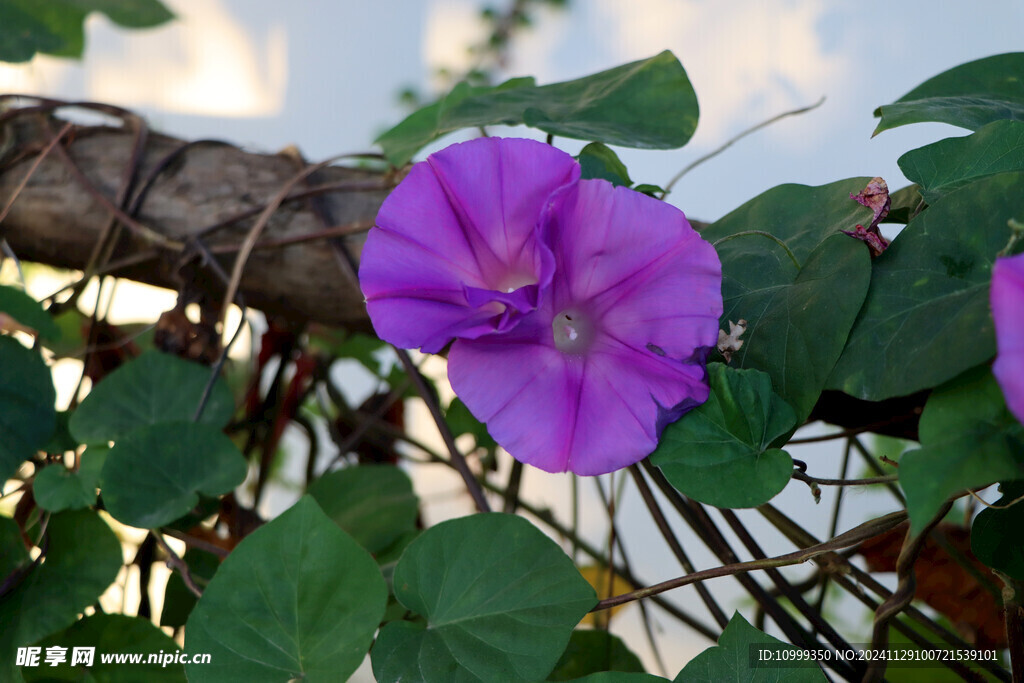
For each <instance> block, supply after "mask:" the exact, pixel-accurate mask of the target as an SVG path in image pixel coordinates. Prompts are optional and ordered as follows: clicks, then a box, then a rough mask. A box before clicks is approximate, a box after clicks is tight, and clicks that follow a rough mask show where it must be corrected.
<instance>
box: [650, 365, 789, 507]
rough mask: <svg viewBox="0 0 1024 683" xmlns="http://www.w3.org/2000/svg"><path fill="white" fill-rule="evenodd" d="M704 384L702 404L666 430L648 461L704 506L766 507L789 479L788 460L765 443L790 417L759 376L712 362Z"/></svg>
mask: <svg viewBox="0 0 1024 683" xmlns="http://www.w3.org/2000/svg"><path fill="white" fill-rule="evenodd" d="M708 378H709V379H710V381H711V395H710V396H709V397H708V400H707V401H706V402H704V404H703V405H700V406H698V407H696V408H694V409H693V410H691V411H690V412H689V413H687V414H686V415H684V416H683V417H682V418H681V419H680V420H679V421H678V422H675V423H674V424H671V425H669V426H668V427H667V428H666V429H665V431H664V433H663V434H662V436H661V442H660V443H659V444H658V448H657V450H655V451H654V453H653V454H652V455H651V463H652V464H654V465H657V466H658V467H659V468H661V470H662V472H664V473H665V477H666V478H667V479H668V480H669V482H671V483H672V485H673V486H674V487H676V488H677V489H679V490H680V491H682V492H683V493H685V494H686V495H687V496H689V497H690V498H694V499H696V500H699V501H701V502H702V503H709V504H711V505H716V506H718V507H724V508H748V507H754V506H756V505H760V504H762V503H766V502H768V501H769V500H771V499H772V498H773V497H775V494H777V493H778V492H779V491H781V490H782V489H783V488H785V486H786V483H787V482H788V481H789V479H790V477H791V476H792V474H793V459H792V458H790V457H789V454H788V453H786V451H783V450H780V449H778V448H772V447H771V443H772V442H773V441H774V440H775V439H777V438H779V437H780V436H782V435H784V434H786V433H788V432H789V430H790V429H792V428H793V427H795V426H796V415H795V414H794V413H793V409H792V408H790V407H789V406H788V405H787V404H786V402H785V401H783V400H782V399H781V398H780V397H779V396H778V395H777V394H775V392H773V391H772V380H771V378H770V377H768V375H766V374H765V373H763V372H760V371H758V370H736V369H734V368H730V367H728V366H726V365H722V364H721V363H712V364H711V365H709V366H708Z"/></svg>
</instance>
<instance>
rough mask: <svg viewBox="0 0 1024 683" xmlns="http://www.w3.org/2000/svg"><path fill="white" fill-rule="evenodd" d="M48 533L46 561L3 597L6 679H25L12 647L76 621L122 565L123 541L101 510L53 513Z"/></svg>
mask: <svg viewBox="0 0 1024 683" xmlns="http://www.w3.org/2000/svg"><path fill="white" fill-rule="evenodd" d="M46 536H47V541H46V542H45V547H46V561H45V562H42V563H40V564H38V565H36V566H35V567H33V568H31V570H30V571H29V572H28V574H27V575H26V576H25V577H24V579H23V580H22V581H21V583H20V584H17V586H16V587H15V588H14V589H13V590H12V591H11V592H9V593H7V594H5V595H3V596H2V597H0V624H3V628H0V652H3V653H5V654H4V656H3V658H2V659H0V680H19V678H18V674H17V671H16V669H14V657H12V656H11V655H10V653H13V652H14V651H15V649H16V648H18V647H24V646H28V645H33V644H34V643H35V642H36V641H38V640H39V639H40V638H44V637H46V636H48V635H50V634H51V633H54V632H56V631H59V630H61V629H64V628H67V627H68V626H70V625H71V624H73V623H74V622H75V619H76V617H77V616H78V614H79V613H81V612H82V610H84V609H85V608H86V607H88V606H89V605H91V604H93V603H94V602H96V599H97V598H99V596H100V594H102V593H103V591H104V590H106V589H107V586H109V585H110V584H111V583H113V582H114V579H115V578H116V577H117V572H118V571H119V570H120V569H121V544H120V542H119V541H118V540H117V536H115V535H114V532H113V531H111V529H110V527H109V526H107V524H106V522H104V521H103V520H102V519H100V517H99V515H97V514H96V513H95V512H92V511H89V510H78V511H74V512H60V513H57V514H55V515H52V516H51V517H50V521H49V523H48V524H47V527H46Z"/></svg>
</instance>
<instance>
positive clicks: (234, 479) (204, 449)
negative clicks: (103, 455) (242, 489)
mask: <svg viewBox="0 0 1024 683" xmlns="http://www.w3.org/2000/svg"><path fill="white" fill-rule="evenodd" d="M245 473H246V466H245V459H244V458H243V457H242V454H241V453H239V452H238V448H236V447H235V444H234V443H233V442H232V441H231V439H229V438H228V437H226V436H225V435H224V434H223V433H222V432H221V431H220V430H219V429H217V428H215V427H211V426H209V425H205V424H196V423H194V422H179V423H173V422H171V423H167V424H156V425H152V426H150V427H144V428H142V429H137V430H135V431H134V432H131V433H130V434H128V435H127V436H125V437H123V438H121V439H119V440H118V441H117V443H115V444H114V446H113V448H111V449H110V453H109V454H108V455H107V459H106V462H105V463H104V464H103V472H102V475H101V488H102V494H103V502H104V503H105V504H106V507H107V511H108V512H109V513H110V514H111V515H113V516H114V518H115V519H116V520H117V521H119V522H121V523H122V524H127V525H128V526H134V527H139V528H142V529H152V528H155V527H158V526H162V525H164V524H168V523H170V522H173V521H174V520H176V519H178V518H179V517H181V516H183V515H185V514H186V513H188V511H189V510H191V509H192V508H194V507H195V506H196V504H197V503H198V502H199V494H200V493H202V494H205V495H208V496H217V495H220V494H222V493H227V492H228V491H230V490H231V489H233V488H235V487H236V486H238V485H239V484H241V483H242V480H243V479H245Z"/></svg>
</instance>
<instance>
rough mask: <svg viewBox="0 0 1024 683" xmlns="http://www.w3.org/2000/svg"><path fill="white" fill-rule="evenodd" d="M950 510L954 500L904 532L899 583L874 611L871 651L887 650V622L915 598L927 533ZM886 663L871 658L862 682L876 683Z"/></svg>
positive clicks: (898, 565) (897, 566)
mask: <svg viewBox="0 0 1024 683" xmlns="http://www.w3.org/2000/svg"><path fill="white" fill-rule="evenodd" d="M952 507H953V501H952V500H948V501H946V502H945V504H943V506H942V507H941V508H939V511H938V513H936V515H935V516H934V517H933V518H932V520H931V521H930V522H928V524H927V525H926V526H925V528H924V529H922V530H921V532H920V533H918V534H917V535H916V536H911V535H910V533H909V532H908V533H907V538H906V540H905V541H904V542H903V548H902V549H901V550H900V556H899V558H897V560H896V575H897V576H898V577H899V583H898V584H897V587H896V590H895V591H894V592H893V594H892V595H890V596H889V597H888V598H886V600H885V601H884V602H882V604H881V605H879V607H878V610H877V611H876V612H875V625H874V629H873V633H872V636H871V648H872V649H873V650H875V651H876V652H879V651H881V650H886V649H888V647H889V622H890V621H892V619H893V618H895V617H896V615H897V614H899V613H900V612H902V611H903V608H904V607H906V606H907V605H909V604H910V601H911V600H913V599H914V591H915V589H916V588H917V577H916V576H915V573H914V564H916V563H917V557H918V555H920V554H921V549H922V548H923V547H924V542H925V541H926V540H928V534H929V532H931V530H932V529H934V528H935V527H936V526H937V525H938V523H939V522H941V521H942V519H943V518H944V517H945V516H946V513H947V512H949V511H950V509H951V508H952ZM885 666H886V661H885V660H884V659H874V660H872V661H871V662H870V663H869V664H868V670H867V673H865V674H864V683H877V682H878V681H881V680H882V679H883V678H884V677H885Z"/></svg>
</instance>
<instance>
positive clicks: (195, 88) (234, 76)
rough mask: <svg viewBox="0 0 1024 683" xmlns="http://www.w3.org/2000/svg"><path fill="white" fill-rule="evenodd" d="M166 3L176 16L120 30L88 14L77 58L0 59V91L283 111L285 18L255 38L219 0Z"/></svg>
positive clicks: (162, 106)
mask: <svg viewBox="0 0 1024 683" xmlns="http://www.w3.org/2000/svg"><path fill="white" fill-rule="evenodd" d="M168 4H170V5H172V9H173V11H174V12H175V14H176V15H177V17H178V18H177V19H176V20H174V21H172V22H170V23H168V24H165V25H164V26H162V27H160V28H157V29H151V30H144V31H131V30H125V29H121V28H118V27H115V26H114V25H113V24H112V23H111V22H110V21H108V20H107V19H106V17H103V16H102V15H99V14H94V15H92V16H91V17H90V18H89V19H88V21H87V22H86V27H85V28H86V50H85V57H84V59H83V60H82V61H81V62H79V61H74V60H68V59H57V58H53V57H47V56H37V57H36V58H35V59H34V60H33V61H32V62H29V63H28V64H21V65H0V90H2V91H3V92H30V93H52V94H57V95H58V96H63V97H83V98H87V99H91V100H95V101H100V102H110V103H112V104H118V105H121V106H124V107H129V108H132V107H148V108H152V109H156V110H158V111H164V112H173V113H182V114H200V115H212V116H220V117H251V116H269V115H273V114H277V113H279V112H280V111H281V109H282V107H283V105H284V98H285V90H286V85H287V78H288V34H287V30H286V28H285V27H284V26H283V25H271V26H269V27H267V28H266V29H265V32H264V35H263V36H262V38H256V37H254V35H255V32H250V29H249V28H248V27H245V26H243V25H242V24H241V23H240V22H239V21H238V19H237V18H236V17H234V16H232V15H231V14H230V13H229V12H228V11H227V10H226V9H225V7H224V4H223V2H222V0H176V1H175V2H171V3H168Z"/></svg>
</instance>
